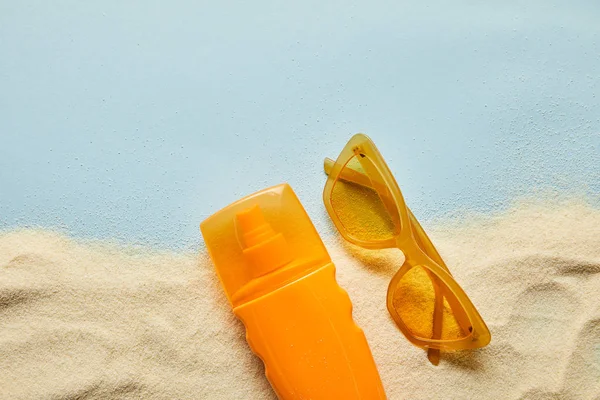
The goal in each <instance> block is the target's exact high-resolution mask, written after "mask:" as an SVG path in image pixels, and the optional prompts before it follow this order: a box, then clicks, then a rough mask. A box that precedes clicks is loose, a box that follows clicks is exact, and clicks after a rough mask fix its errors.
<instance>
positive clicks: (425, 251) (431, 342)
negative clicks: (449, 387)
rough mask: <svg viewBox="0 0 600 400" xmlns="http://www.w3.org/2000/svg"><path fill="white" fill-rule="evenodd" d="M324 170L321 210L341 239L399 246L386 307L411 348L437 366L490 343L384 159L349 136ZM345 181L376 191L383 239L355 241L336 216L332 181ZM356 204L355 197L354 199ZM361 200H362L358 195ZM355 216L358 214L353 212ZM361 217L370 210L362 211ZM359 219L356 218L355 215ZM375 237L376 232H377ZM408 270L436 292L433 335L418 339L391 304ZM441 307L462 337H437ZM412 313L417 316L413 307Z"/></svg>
mask: <svg viewBox="0 0 600 400" xmlns="http://www.w3.org/2000/svg"><path fill="white" fill-rule="evenodd" d="M351 160H352V161H357V164H358V166H359V168H357V169H353V168H348V167H347V165H349V163H350V161H351ZM325 172H326V173H327V174H328V175H329V177H328V179H327V182H326V184H325V189H324V191H323V200H324V202H325V207H326V209H327V212H328V213H329V215H330V217H331V219H332V220H333V222H334V224H335V225H336V227H337V228H338V230H339V231H340V233H341V235H342V236H343V237H344V238H345V239H346V240H348V241H350V242H352V243H354V244H356V245H358V246H361V247H364V248H367V249H383V248H399V249H401V250H402V251H403V252H404V255H405V257H406V259H405V262H404V264H403V265H402V266H401V268H400V269H399V270H398V272H397V273H396V274H395V275H394V277H393V278H392V280H391V282H390V284H389V287H388V294H387V308H388V311H389V312H390V315H391V316H392V318H393V319H394V321H395V322H396V324H397V325H398V327H399V328H400V330H401V331H402V333H403V334H404V335H405V336H406V337H407V338H408V339H409V340H410V341H411V342H412V343H413V344H415V345H417V346H420V347H423V348H426V349H429V358H430V360H431V361H432V363H434V364H437V361H438V359H439V353H438V351H439V349H442V350H462V349H473V348H478V347H483V346H486V345H487V344H488V343H489V342H490V339H491V335H490V331H489V329H488V328H487V326H486V324H485V322H484V321H483V319H482V318H481V316H480V315H479V313H478V312H477V309H476V308H475V306H474V305H473V304H472V303H471V300H470V299H469V298H468V297H467V295H466V294H465V292H464V291H463V290H462V288H461V287H460V286H459V285H458V283H456V281H455V280H454V279H453V277H452V275H451V274H450V271H449V270H448V267H447V266H446V264H445V263H444V261H443V260H442V258H441V257H440V255H439V253H438V252H437V250H436V249H435V247H434V246H433V244H432V243H431V240H430V239H429V237H428V236H427V234H426V233H425V231H424V230H423V228H422V227H421V225H420V224H419V222H418V221H417V219H416V218H415V216H414V215H413V213H412V212H411V211H410V209H409V208H408V207H407V206H406V204H405V202H404V197H403V196H402V192H401V191H400V188H399V186H398V184H397V183H396V180H395V179H394V177H393V176H392V173H391V172H390V170H389V168H388V166H387V164H386V163H385V161H384V160H383V157H382V156H381V154H380V153H379V151H378V150H377V148H376V147H375V145H374V143H373V142H372V141H371V140H370V139H369V138H368V137H367V136H366V135H363V134H357V135H354V136H353V137H352V138H351V139H350V141H349V142H348V144H347V145H346V146H345V147H344V149H343V150H342V152H341V153H340V155H339V157H338V158H337V160H336V161H333V160H331V159H325ZM338 181H345V182H350V183H352V184H357V185H360V186H363V187H368V188H369V189H371V190H374V191H375V192H376V197H378V199H379V200H380V201H381V203H382V204H383V207H384V210H385V211H384V214H385V213H387V214H388V218H387V220H386V222H388V224H390V225H392V226H391V227H389V228H388V227H385V229H387V230H386V232H389V235H388V236H385V237H384V235H378V234H374V235H372V236H373V237H372V238H371V237H367V238H366V239H365V237H366V236H367V235H364V236H365V237H356V235H354V234H353V233H352V232H351V231H349V229H348V227H347V226H346V225H345V224H344V222H343V221H342V220H341V219H340V216H339V215H338V214H337V213H336V209H335V205H334V204H333V202H332V195H333V193H334V187H335V185H336V182H338ZM357 200H360V198H357ZM363 200H364V197H363ZM357 212H361V211H360V210H358V211H357ZM362 212H363V213H368V212H372V210H364V209H363V211H362ZM357 215H360V214H357ZM376 222H377V223H373V224H372V225H369V224H367V225H362V226H361V229H363V230H366V231H369V230H372V229H377V228H378V226H377V225H378V224H381V221H376ZM376 233H377V232H376ZM413 268H417V269H422V270H423V271H425V272H426V276H429V279H430V284H431V286H433V288H434V290H435V306H434V310H433V321H432V326H433V328H432V337H430V338H429V337H420V336H419V335H416V334H415V333H414V332H412V331H411V330H410V329H409V328H408V327H407V326H406V324H405V322H404V321H403V319H402V317H401V313H402V311H403V310H399V309H398V307H397V305H396V304H395V303H394V298H393V296H394V293H395V291H396V289H397V288H398V286H399V284H400V282H401V280H402V279H403V277H404V276H406V275H407V274H408V273H409V272H410V271H411V270H412V269H413ZM444 305H447V308H448V309H449V310H451V313H453V314H454V315H453V317H454V318H455V320H456V321H457V325H459V326H460V329H463V332H464V333H465V334H464V335H463V336H464V337H462V336H461V337H460V338H453V339H441V334H442V330H443V328H444V327H443V326H442V325H443V321H444V317H445V314H447V313H444V312H443V308H444ZM415 312H419V309H418V308H417V309H416V311H415Z"/></svg>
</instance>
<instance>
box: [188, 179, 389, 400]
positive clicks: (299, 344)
mask: <svg viewBox="0 0 600 400" xmlns="http://www.w3.org/2000/svg"><path fill="white" fill-rule="evenodd" d="M200 230H201V231H202V236H203V237H204V240H205V242H206V247H207V248H208V251H209V253H210V256H211V258H212V260H213V262H214V264H215V267H216V269H217V273H218V274H219V278H220V279H221V283H222V284H223V288H224V289H225V292H226V294H227V297H228V299H229V301H230V303H231V306H232V307H233V312H234V313H235V315H236V316H237V317H238V318H239V319H241V320H242V322H243V323H244V326H245V327H246V339H247V341H248V344H249V345H250V348H251V349H252V351H253V352H254V353H255V354H256V355H258V356H259V357H260V358H261V360H262V361H263V362H264V364H265V374H266V375H267V378H268V379H269V382H270V383H271V386H273V389H274V390H275V392H276V393H277V395H278V396H279V398H280V399H327V400H332V399H344V400H351V399H369V400H371V399H385V392H384V390H383V386H382V384H381V379H380V378H379V374H378V372H377V367H376V366H375V362H374V361H373V356H372V355H371V350H370V349H369V345H368V343H367V340H366V338H365V335H364V333H363V331H362V330H361V329H360V328H359V327H358V326H357V325H356V323H355V322H354V320H353V319H352V304H351V303H350V298H349V297H348V294H347V293H346V292H345V291H344V290H343V289H342V288H340V286H338V284H337V282H336V280H335V266H334V265H333V264H332V263H331V259H330V258H329V254H328V253H327V250H326V249H325V246H324V245H323V242H322V241H321V238H320V237H319V234H318V233H317V231H316V230H315V228H314V226H313V224H312V222H311V221H310V219H309V218H308V215H307V214H306V211H304V208H303V207H302V204H300V201H299V200H298V198H297V197H296V194H295V193H294V191H293V190H292V188H291V187H290V186H289V185H288V184H282V185H278V186H275V187H272V188H269V189H265V190H262V191H260V192H257V193H255V194H252V195H250V196H248V197H246V198H244V199H242V200H239V201H237V202H235V203H233V204H231V205H229V206H228V207H226V208H224V209H222V210H221V211H219V212H217V213H216V214H214V215H213V216H211V217H209V218H208V219H206V220H205V221H203V222H202V223H201V224H200Z"/></svg>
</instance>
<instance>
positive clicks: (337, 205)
mask: <svg viewBox="0 0 600 400" xmlns="http://www.w3.org/2000/svg"><path fill="white" fill-rule="evenodd" d="M358 157H359V156H354V157H352V158H351V159H350V161H348V163H346V165H345V166H344V168H343V169H342V171H341V173H340V174H339V176H338V178H337V180H336V181H335V183H334V185H333V191H332V193H331V205H332V208H333V210H334V212H335V214H336V215H337V217H338V219H339V220H340V221H341V223H342V225H343V226H344V228H345V229H346V232H347V233H348V234H349V235H350V236H352V237H354V238H355V239H358V240H364V241H379V240H385V239H390V238H392V237H393V236H394V223H393V221H392V218H391V216H390V213H389V212H388V210H387V209H386V205H385V204H384V202H383V201H382V200H381V197H380V196H379V194H378V192H377V191H376V190H375V189H374V188H376V187H377V186H381V185H383V184H382V182H383V179H382V178H381V176H379V173H378V172H377V171H376V169H375V168H370V166H372V164H369V163H370V161H369V160H368V159H367V158H366V156H360V157H361V159H359V158H358ZM365 166H367V168H365ZM367 170H368V171H367Z"/></svg>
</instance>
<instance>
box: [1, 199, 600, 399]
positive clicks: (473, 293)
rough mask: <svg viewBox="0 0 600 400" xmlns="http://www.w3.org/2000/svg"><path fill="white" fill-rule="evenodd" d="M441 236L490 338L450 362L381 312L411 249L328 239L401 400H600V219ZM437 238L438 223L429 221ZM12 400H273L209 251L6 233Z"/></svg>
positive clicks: (592, 212) (518, 215)
mask: <svg viewBox="0 0 600 400" xmlns="http://www.w3.org/2000/svg"><path fill="white" fill-rule="evenodd" d="M469 221H470V222H469V224H468V226H463V225H461V224H459V223H458V222H456V223H449V224H448V223H446V224H444V225H439V226H438V227H437V228H436V229H430V233H431V237H432V239H433V241H434V242H435V243H436V244H437V245H438V248H439V249H440V251H441V253H442V255H443V256H444V257H445V258H446V260H447V262H448V265H449V266H450V269H451V270H452V272H453V273H454V275H455V277H456V278H457V280H458V281H459V282H460V283H461V284H462V286H463V287H464V289H465V290H466V292H467V293H468V294H469V295H470V297H471V299H472V300H473V302H474V303H475V304H476V306H478V308H479V310H480V313H481V314H482V316H483V317H484V319H485V320H486V321H487V323H488V325H489V327H490V329H491V331H492V335H493V338H492V343H491V344H490V346H489V347H487V348H485V349H482V350H480V351H476V352H470V353H467V352H460V353H453V354H444V355H443V356H442V361H441V363H440V365H439V366H438V367H434V366H432V365H430V364H429V363H428V361H427V359H426V357H425V353H424V351H422V350H420V349H418V348H415V347H413V346H412V345H410V344H409V343H408V341H407V340H405V338H404V337H403V336H402V335H401V334H400V332H399V331H398V330H397V328H396V327H395V325H394V324H393V322H392V320H391V319H390V318H389V317H388V314H387V312H386V310H385V291H386V287H387V283H388V281H389V279H390V278H391V276H392V275H393V273H394V272H395V270H396V269H397V268H398V267H399V263H400V262H401V258H402V257H401V255H399V254H400V253H399V252H390V253H386V254H384V253H382V252H366V251H362V250H358V249H356V248H350V247H349V246H345V245H340V244H339V243H337V242H336V243H328V247H329V249H330V252H331V255H332V258H333V260H334V262H335V263H336V265H337V267H338V279H339V282H340V284H341V285H342V286H343V287H345V288H346V289H347V290H348V292H349V294H350V297H351V298H352V300H353V303H354V316H355V319H356V320H357V322H358V323H359V324H360V325H361V326H362V327H363V329H364V331H365V333H366V335H367V338H368V340H369V342H370V344H371V348H372V351H373V355H374V357H375V360H376V362H377V364H378V366H379V371H380V373H381V376H382V379H383V382H384V386H385V388H386V391H387V393H388V396H389V397H390V398H391V399H401V398H410V399H433V398H441V399H452V398H456V399H471V398H480V399H498V398H502V399H516V398H532V399H533V398H535V399H540V398H541V399H550V398H552V399H556V398H565V399H600V301H599V299H600V210H597V209H594V208H592V207H590V206H588V205H586V204H585V203H584V202H578V201H571V202H568V203H562V204H560V205H559V204H552V205H541V204H527V203H523V204H520V206H519V207H517V208H516V209H513V210H512V211H511V212H508V213H504V214H502V215H497V216H495V217H485V216H480V217H477V218H471V219H470V220H469ZM426 228H428V226H427V225H426ZM0 371H1V372H0V398H2V399H11V400H12V399H64V400H66V399H96V398H98V399H99V398H131V399H134V398H135V399H271V398H274V397H275V396H274V394H273V392H272V390H271V389H270V386H269V384H268V382H267V381H266V379H265V378H264V376H263V368H262V365H261V362H260V361H259V360H258V358H256V357H254V356H253V355H252V354H251V352H250V351H249V349H248V347H247V345H246V342H245V340H244V330H243V327H242V325H241V323H239V322H238V321H237V320H236V319H235V318H234V317H233V315H232V313H231V311H230V309H229V306H228V304H227V302H226V299H225V296H224V294H223V292H222V290H221V288H220V287H219V284H218V280H217V278H216V275H215V272H214V270H213V267H212V265H211V264H210V261H209V260H207V258H206V257H205V256H204V255H201V256H200V257H199V258H198V256H197V255H189V254H188V255H186V254H172V253H158V252H149V251H148V249H141V248H138V249H127V248H124V247H122V246H116V245H110V244H98V243H89V242H82V241H74V240H71V239H68V238H66V237H64V236H61V235H58V234H54V233H49V232H43V231H34V230H22V231H14V232H5V233H3V234H0Z"/></svg>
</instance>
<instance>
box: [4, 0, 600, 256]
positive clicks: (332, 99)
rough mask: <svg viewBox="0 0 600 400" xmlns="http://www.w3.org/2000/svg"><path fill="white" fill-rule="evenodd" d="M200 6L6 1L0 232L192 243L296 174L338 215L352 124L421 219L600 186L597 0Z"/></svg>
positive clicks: (315, 207) (318, 216) (310, 203)
mask: <svg viewBox="0 0 600 400" xmlns="http://www.w3.org/2000/svg"><path fill="white" fill-rule="evenodd" d="M121 3H127V4H121ZM200 3H201V2H168V3H167V2H165V3H164V4H163V5H156V4H152V5H150V4H149V3H148V2H138V3H133V2H120V1H103V2H96V3H95V4H86V3H85V2H75V1H73V2H30V1H18V2H12V1H11V2H8V1H1V0H0V135H1V137H2V142H1V143H0V144H1V146H0V169H1V171H2V173H1V175H0V227H1V228H12V227H15V226H32V225H41V226H44V227H50V228H59V229H66V230H68V231H70V232H71V233H73V234H75V235H78V236H83V237H98V238H117V239H120V240H121V239H122V240H126V241H134V242H150V243H153V244H160V245H163V246H192V247H194V246H197V245H198V243H199V242H200V234H199V232H198V224H199V222H200V221H201V220H202V219H204V218H205V217H206V216H208V215H209V214H211V213H213V212H215V211H217V210H218V209H220V208H221V207H223V206H225V205H227V204H229V203H230V202H232V201H234V200H236V199H237V198H238V197H240V196H242V195H245V194H248V193H251V192H253V191H255V190H258V189H261V188H263V187H266V186H270V185H273V184H277V183H280V182H283V181H288V182H290V183H291V184H292V186H293V187H294V188H295V189H296V191H297V192H298V194H299V196H300V198H301V200H302V201H303V203H304V204H305V206H306V208H307V210H308V211H309V214H310V215H311V216H312V217H313V220H314V221H315V222H316V224H317V226H318V227H319V229H320V230H321V231H323V230H325V231H327V230H329V229H331V228H330V226H329V225H328V224H327V223H326V214H325V212H324V210H323V205H322V203H321V190H322V187H323V184H324V175H323V172H322V159H323V157H324V156H330V157H335V156H337V154H338V153H339V151H340V150H341V148H342V147H343V145H344V144H345V142H346V141H347V139H348V138H349V137H350V136H351V135H352V134H353V133H355V132H358V131H363V132H365V133H367V134H369V135H370V136H371V137H372V138H373V139H374V140H375V142H376V143H377V145H378V147H379V148H380V150H381V151H382V153H383V155H384V156H385V157H386V159H387V160H388V163H389V164H390V167H391V168H392V170H393V171H394V173H395V175H396V178H397V180H398V181H399V183H400V185H401V187H402V189H403V192H404V194H405V197H406V198H407V201H408V203H409V204H410V206H411V207H412V208H413V210H414V211H415V213H416V214H417V216H421V217H424V218H431V217H438V216H443V215H444V214H446V213H448V212H451V211H453V210H456V209H458V208H470V209H477V210H487V209H490V208H497V207H502V206H503V205H504V204H506V202H507V201H508V200H510V199H512V198H514V197H516V196H520V195H523V194H526V193H528V192H530V191H531V190H533V189H535V188H538V187H553V188H558V189H559V190H561V191H563V192H566V193H587V194H592V195H593V196H596V195H598V194H599V193H600V97H599V96H598V94H599V93H600V92H599V88H600V86H599V83H598V82H599V77H600V23H598V21H600V3H598V2H595V1H589V2H564V4H563V5H562V6H561V5H558V3H556V4H554V3H551V2H546V1H544V2H541V1H540V2H530V3H529V4H527V5H516V4H509V3H512V2H491V4H494V6H492V5H490V6H485V5H481V4H478V3H477V2H439V3H437V4H433V3H430V4H429V6H419V5H415V4H412V5H409V4H400V3H399V2H395V1H394V2H387V3H373V2H364V3H362V4H359V3H350V2H346V1H343V2H342V1H340V2H320V1H313V2H309V1H305V2H300V3H301V4H299V5H298V4H297V5H295V6H289V5H285V3H281V2H250V3H246V4H243V3H235V4H234V3H230V4H226V3H225V2H211V3H210V4H209V3H207V2H206V3H205V4H200ZM217 3H219V4H217ZM415 3H416V2H415Z"/></svg>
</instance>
